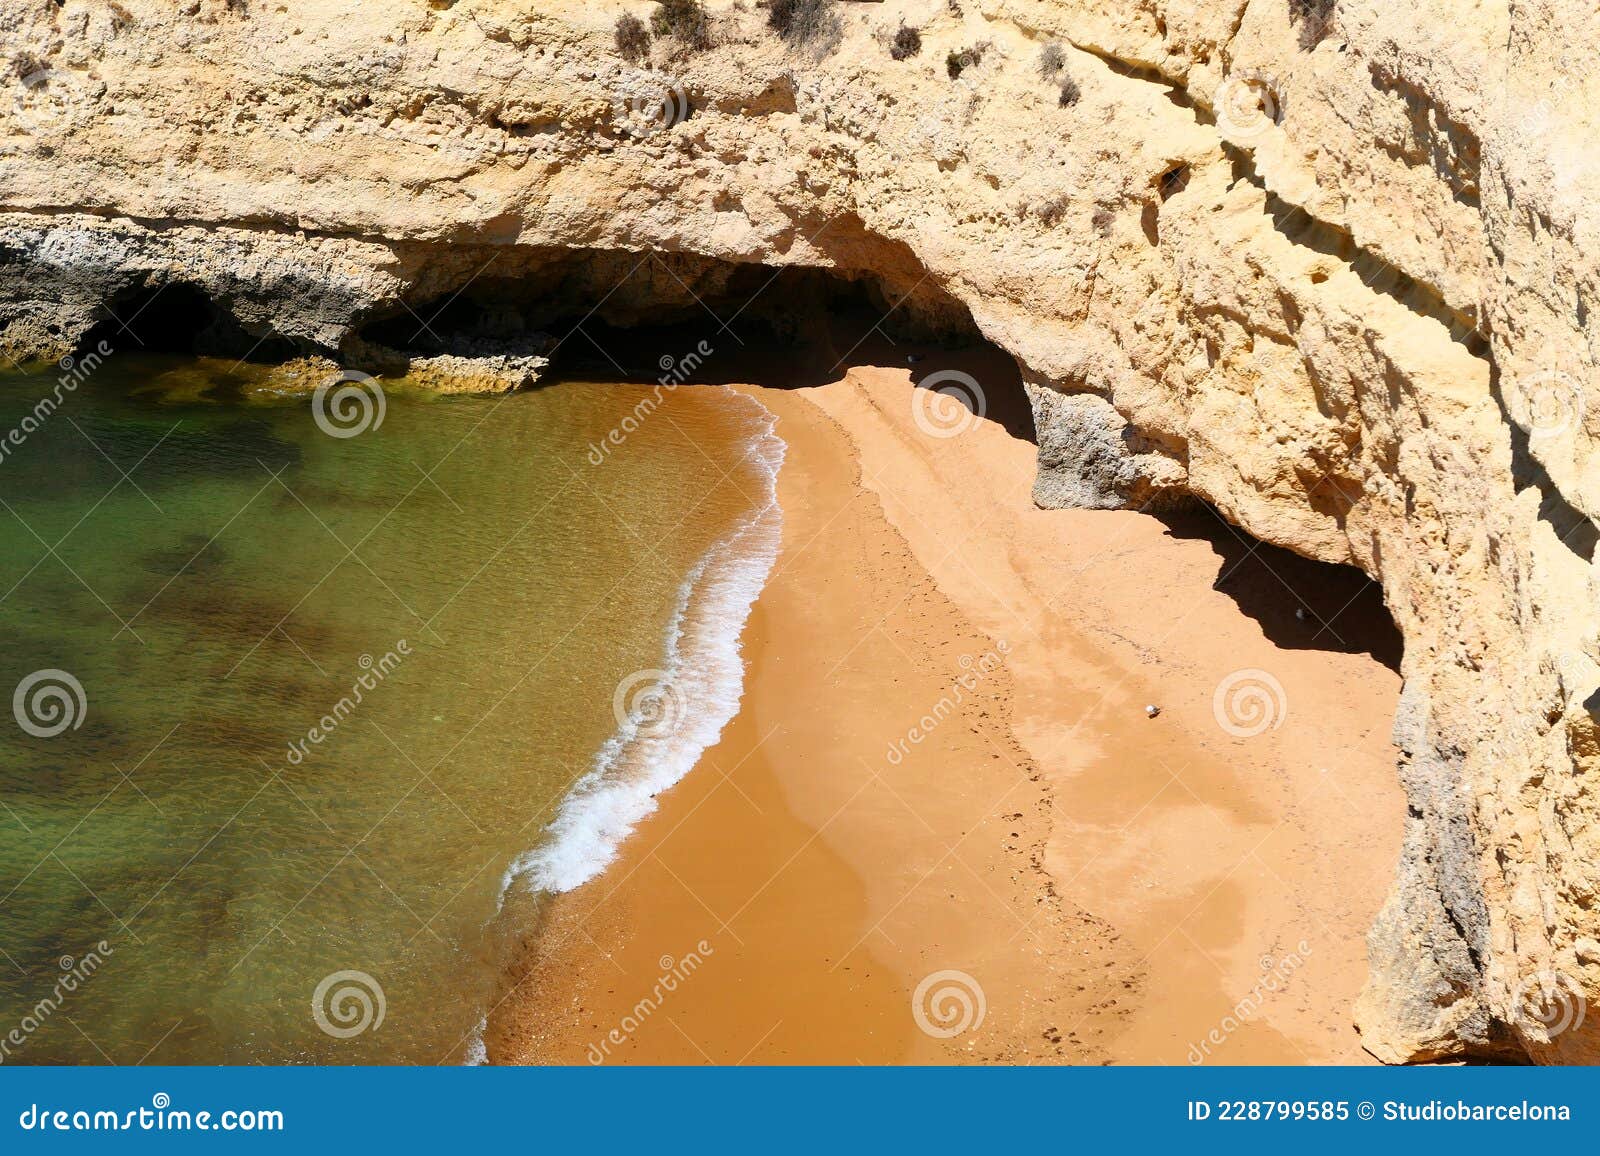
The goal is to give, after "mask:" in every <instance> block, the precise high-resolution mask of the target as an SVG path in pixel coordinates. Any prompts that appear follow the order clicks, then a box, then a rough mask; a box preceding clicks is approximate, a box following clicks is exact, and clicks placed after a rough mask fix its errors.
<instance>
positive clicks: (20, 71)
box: [11, 52, 48, 80]
mask: <svg viewBox="0 0 1600 1156" xmlns="http://www.w3.org/2000/svg"><path fill="white" fill-rule="evenodd" d="M47 67H48V65H46V64H45V62H44V61H43V60H42V59H40V58H39V57H37V56H35V55H34V54H33V53H31V52H19V53H17V54H16V55H15V56H13V57H12V58H11V75H12V76H14V77H16V78H17V79H18V80H27V79H28V77H30V76H37V75H38V74H39V73H41V72H43V71H44V70H45V69H46V68H47Z"/></svg>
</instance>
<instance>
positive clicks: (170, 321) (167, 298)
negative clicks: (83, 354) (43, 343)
mask: <svg viewBox="0 0 1600 1156" xmlns="http://www.w3.org/2000/svg"><path fill="white" fill-rule="evenodd" d="M100 309H101V312H102V313H103V315H104V316H103V319H102V320H101V321H100V322H99V324H97V325H95V326H94V328H92V329H91V330H90V331H89V332H88V334H86V335H85V337H84V338H83V340H82V341H81V342H80V348H84V349H93V348H97V347H98V346H99V345H100V344H101V343H102V342H103V343H105V345H106V346H108V347H109V348H110V349H111V350H112V351H113V352H117V353H178V354H191V355H197V356H209V357H228V358H235V359H239V360H245V359H249V360H252V361H258V362H262V363H266V364H272V363H276V362H281V361H285V360H288V359H289V358H290V357H293V356H294V355H295V352H296V350H295V347H294V344H293V343H292V342H290V341H289V340H287V339H285V338H277V337H270V336H269V337H267V338H265V339H263V338H258V337H256V336H254V335H253V334H251V333H250V332H248V331H247V330H246V329H245V327H244V326H243V325H241V324H240V323H239V321H238V320H237V319H236V318H235V317H234V316H233V314H232V312H231V311H229V309H228V308H227V307H226V306H225V305H224V304H223V303H221V302H219V301H218V300H217V299H216V298H215V297H213V296H211V295H210V294H209V293H207V292H206V291H205V290H204V289H202V288H201V287H200V286H198V285H194V284H192V283H190V282H187V281H163V282H158V283H153V284H145V285H141V286H136V287H133V288H130V289H126V290H123V291H122V292H120V293H117V294H114V295H113V296H111V297H110V298H109V300H107V301H105V302H104V303H102V304H101V306H100Z"/></svg>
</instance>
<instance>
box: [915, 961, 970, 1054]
mask: <svg viewBox="0 0 1600 1156" xmlns="http://www.w3.org/2000/svg"><path fill="white" fill-rule="evenodd" d="M988 1014H989V1001H988V999H987V998H986V997H985V996H984V994H983V986H982V985H981V984H979V983H978V981H977V980H975V979H973V978H972V976H970V975H968V974H967V973H966V972H964V971H956V970H954V969H948V970H945V971H936V972H934V973H932V974H931V975H928V976H925V977H923V980H922V982H921V983H919V984H917V990H916V991H914V992H912V993H911V1018H912V1019H914V1020H916V1021H917V1027H919V1028H921V1029H922V1031H923V1032H924V1033H925V1034H926V1035H930V1036H933V1037H934V1038H935V1039H940V1040H948V1039H951V1038H953V1037H955V1036H959V1035H961V1034H962V1033H963V1032H975V1031H977V1030H978V1029H979V1028H981V1027H982V1026H983V1019H984V1017H985V1016H986V1015H988Z"/></svg>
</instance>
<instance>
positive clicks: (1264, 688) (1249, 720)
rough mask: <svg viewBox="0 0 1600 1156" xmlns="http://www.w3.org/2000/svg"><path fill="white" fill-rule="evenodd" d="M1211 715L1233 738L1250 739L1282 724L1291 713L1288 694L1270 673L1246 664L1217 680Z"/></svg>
mask: <svg viewBox="0 0 1600 1156" xmlns="http://www.w3.org/2000/svg"><path fill="white" fill-rule="evenodd" d="M1211 714H1212V716H1213V717H1215V718H1216V720H1217V725H1218V726H1220V727H1221V728H1222V729H1223V730H1225V731H1227V732H1228V733H1229V734H1230V735H1232V736H1233V737H1234V738H1236V739H1251V738H1255V737H1256V736H1257V735H1259V734H1263V733H1265V732H1266V731H1269V730H1274V731H1275V730H1277V729H1278V728H1279V727H1281V726H1282V725H1283V720H1284V719H1285V718H1287V717H1288V715H1289V697H1288V695H1287V694H1285V693H1284V689H1283V683H1281V682H1279V681H1278V680H1277V678H1276V677H1274V676H1273V675H1272V674H1271V672H1269V671H1265V670H1258V669H1256V668H1255V667H1246V668H1245V669H1244V670H1236V671H1234V672H1233V673H1232V674H1230V675H1228V676H1227V677H1226V678H1224V679H1223V680H1222V681H1221V682H1219V683H1217V689H1216V692H1215V693H1214V694H1212V696H1211Z"/></svg>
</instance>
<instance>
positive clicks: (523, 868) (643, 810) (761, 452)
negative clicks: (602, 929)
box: [501, 395, 787, 903]
mask: <svg viewBox="0 0 1600 1156" xmlns="http://www.w3.org/2000/svg"><path fill="white" fill-rule="evenodd" d="M735 396H739V397H744V399H745V400H746V401H750V402H751V404H755V405H759V403H758V402H755V401H754V400H753V399H750V398H748V397H746V396H745V395H735ZM761 412H762V415H763V421H762V428H761V430H760V432H759V433H758V434H757V435H756V437H755V439H754V443H753V445H752V448H751V452H750V458H751V460H753V461H755V462H757V463H759V464H760V465H762V466H763V467H764V469H763V475H764V488H765V493H764V494H763V495H762V497H761V499H760V500H761V505H760V507H759V508H758V509H756V510H754V511H752V512H751V513H750V514H749V515H748V516H747V517H746V518H745V519H744V520H743V521H742V522H741V523H740V524H739V525H738V526H737V527H735V529H734V530H733V531H732V532H731V533H730V534H728V535H727V536H726V537H725V538H723V539H722V540H721V541H719V542H718V543H717V544H716V545H714V546H712V547H711V549H710V550H708V551H707V552H706V554H705V556H704V557H702V558H701V559H700V561H699V563H698V564H697V565H696V566H695V567H694V569H693V570H692V571H690V573H689V575H688V576H687V577H686V578H685V580H684V583H683V586H682V588H681V590H680V591H679V596H678V604H677V607H676V610H675V613H674V614H673V616H672V619H671V622H670V624H669V625H668V628H667V636H666V647H665V657H664V660H663V663H662V671H663V673H664V674H665V676H666V678H665V681H666V683H667V684H669V686H670V694H671V696H672V697H673V698H674V699H675V700H676V701H678V702H680V703H682V704H684V707H685V709H683V710H682V711H679V712H677V713H676V716H675V717H674V718H673V719H672V723H671V725H670V726H666V727H663V726H660V725H659V720H657V719H652V718H649V717H647V716H645V715H644V714H643V713H641V712H642V708H636V709H635V710H633V711H632V712H630V713H629V715H628V716H627V717H626V718H625V719H624V721H623V722H622V724H621V725H620V726H619V727H618V729H617V731H616V732H615V733H614V734H613V735H612V736H611V738H610V739H608V740H607V741H606V742H605V744H604V745H603V746H602V747H601V748H600V750H599V751H598V752H597V753H596V755H595V758H594V762H593V764H592V766H591V768H590V769H589V770H588V771H587V772H585V773H584V775H583V777H582V778H580V779H579V780H578V781H577V783H575V784H574V785H573V787H572V790H571V791H569V792H568V794H567V797H566V798H565V799H564V800H563V801H562V803H561V807H560V809H559V810H558V811H557V812H556V817H555V819H554V821H552V822H551V824H550V826H549V827H548V828H547V829H546V834H545V838H544V839H543V840H541V842H540V844H539V846H538V847H536V848H534V849H533V850H532V851H529V852H527V853H526V854H523V855H521V856H519V857H518V858H517V859H516V860H515V861H514V862H513V863H512V864H511V867H510V868H509V869H508V870H507V872H506V875H505V879H504V881H503V883H502V888H501V897H502V903H503V901H504V896H505V894H506V893H507V892H508V891H509V889H510V888H511V887H513V886H515V885H518V884H520V885H523V886H526V887H527V888H528V889H530V890H533V891H552V892H560V891H570V890H572V889H573V888H575V887H578V886H579V885H581V884H583V883H586V882H588V881H589V880H590V879H593V878H594V877H595V876H597V875H599V874H600V872H601V871H603V870H604V869H605V868H606V866H607V865H608V864H609V863H611V861H612V860H613V859H615V858H616V855H617V849H618V847H620V846H621V844H622V841H623V840H624V839H626V838H627V837H628V835H629V834H631V833H632V831H633V829H634V827H635V826H636V825H638V823H639V822H640V820H642V819H644V818H645V817H646V816H648V815H650V814H651V813H653V812H654V811H655V809H656V796H657V795H658V794H660V793H661V792H662V791H665V790H667V789H668V788H669V787H672V786H674V785H675V784H677V783H678V782H679V781H680V780H682V779H683V777H684V776H685V775H687V774H688V773H689V772H690V771H691V770H692V769H693V768H694V766H695V764H696V763H698V762H699V761H700V756H701V755H702V754H704V753H705V752H706V750H708V749H709V748H710V747H711V746H712V745H714V744H715V743H716V741H717V740H718V738H720V737H721V735H722V730H723V728H724V727H725V726H727V724H728V723H729V722H731V721H732V720H733V717H734V716H735V715H736V714H737V713H738V710H739V700H740V699H741V698H742V697H743V695H744V658H743V655H742V654H741V652H740V647H739V636H740V635H741V634H742V633H743V632H744V626H745V622H746V621H747V620H748V619H749V617H750V608H751V606H753V605H754V603H755V600H756V598H757V596H758V595H759V594H760V593H761V590H762V588H763V587H764V586H765V585H766V583H767V576H768V575H769V574H770V573H771V572H772V566H773V563H774V562H775V561H776V560H777V557H778V546H779V542H780V539H781V536H782V528H783V514H782V511H781V510H780V509H779V507H778V471H779V469H780V468H782V465H783V457H784V452H785V450H786V449H787V447H786V446H785V445H784V442H783V439H782V438H780V437H778V435H777V434H776V433H775V432H774V429H775V427H776V425H777V419H776V418H775V417H774V416H773V415H772V414H771V413H770V412H769V411H767V410H766V408H765V407H761Z"/></svg>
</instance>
